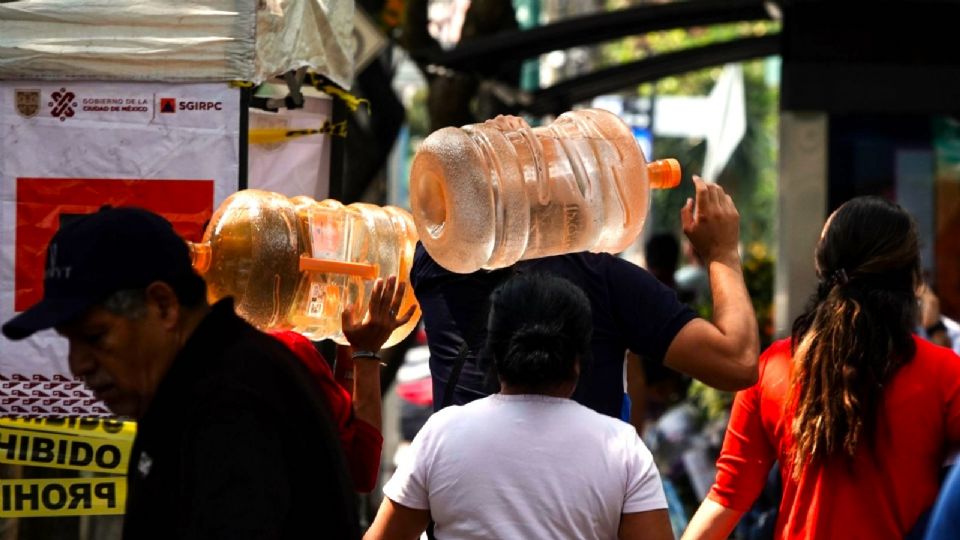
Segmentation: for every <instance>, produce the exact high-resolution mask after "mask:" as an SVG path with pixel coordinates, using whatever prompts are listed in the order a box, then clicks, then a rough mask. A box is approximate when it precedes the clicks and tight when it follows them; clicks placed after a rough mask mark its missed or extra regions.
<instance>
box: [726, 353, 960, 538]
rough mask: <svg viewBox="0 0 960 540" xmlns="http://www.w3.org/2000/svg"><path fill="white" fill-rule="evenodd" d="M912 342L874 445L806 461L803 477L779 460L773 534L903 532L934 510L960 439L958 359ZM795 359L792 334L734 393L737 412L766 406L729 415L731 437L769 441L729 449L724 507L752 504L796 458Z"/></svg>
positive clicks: (886, 398) (887, 395)
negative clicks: (772, 474)
mask: <svg viewBox="0 0 960 540" xmlns="http://www.w3.org/2000/svg"><path fill="white" fill-rule="evenodd" d="M914 341H915V342H916V347H917V353H916V356H915V357H914V358H913V360H911V361H910V362H908V363H907V364H905V365H904V366H902V367H901V368H900V369H899V370H898V371H897V374H896V375H895V376H894V377H893V378H892V379H891V380H890V382H889V383H888V384H887V385H886V386H885V388H884V391H883V397H882V400H881V401H880V407H879V410H878V413H877V433H876V439H875V442H874V443H873V444H872V445H867V444H862V445H860V446H859V447H858V449H857V452H856V455H855V456H854V457H853V459H852V460H850V461H848V460H847V459H845V458H844V457H843V456H836V457H835V458H834V459H831V460H829V461H827V462H825V463H824V464H823V465H822V466H812V467H807V468H805V469H804V472H803V474H802V476H801V477H800V478H798V479H795V478H794V477H793V475H792V474H791V470H790V468H789V467H783V468H781V478H782V480H783V498H782V500H781V503H780V511H779V514H778V518H777V526H776V530H777V534H776V538H810V539H814V538H818V539H819V538H864V539H867V538H869V539H882V538H902V537H903V535H905V534H906V533H907V532H908V531H910V530H911V529H912V528H913V526H914V524H915V523H916V522H917V520H918V519H919V518H920V516H921V515H922V514H923V513H924V512H925V511H927V510H929V509H930V506H931V505H932V504H933V501H934V499H935V498H936V496H937V492H938V489H939V482H940V470H941V467H942V465H943V460H944V452H945V448H946V447H947V444H948V443H949V442H954V443H955V442H957V441H960V358H958V357H957V356H956V355H955V354H953V352H952V351H950V350H949V349H945V348H942V347H937V346H935V345H932V344H930V343H928V342H926V341H924V340H922V339H919V338H914ZM791 363H792V359H791V351H790V340H786V339H785V340H782V341H779V342H777V343H775V344H774V345H772V346H771V347H770V348H769V349H768V350H767V351H766V352H765V353H764V355H763V356H762V357H761V359H760V382H759V383H758V384H757V385H756V386H755V387H753V388H751V389H750V390H747V391H744V392H742V393H741V395H738V397H737V401H738V402H739V405H740V406H736V407H735V410H738V411H741V413H744V412H746V411H752V410H754V409H756V410H757V412H758V413H759V414H755V415H753V417H752V418H747V419H745V423H741V418H731V423H733V424H734V425H737V426H739V431H738V434H737V435H735V436H734V437H731V440H732V441H734V442H733V445H736V441H737V440H738V439H742V440H749V441H752V442H754V443H755V442H757V441H760V442H761V443H763V444H753V445H751V447H752V448H751V449H750V450H749V451H748V452H747V453H742V452H738V451H737V448H736V446H730V447H725V448H724V453H723V454H722V455H721V457H720V459H719V460H718V462H717V469H718V474H717V483H716V485H715V487H714V489H713V491H712V492H711V495H710V497H711V499H713V500H715V501H717V502H719V503H720V504H722V505H723V506H726V507H728V508H733V509H737V510H744V511H745V510H747V509H748V508H749V506H750V504H751V503H752V501H753V499H754V498H755V497H756V495H757V494H758V493H759V492H760V490H761V489H762V487H763V482H764V481H765V480H766V470H768V468H769V466H770V465H772V463H773V462H774V461H779V462H780V463H790V460H791V452H792V448H793V444H792V436H791V435H790V422H791V421H792V416H791V415H789V414H784V411H789V410H790V408H789V396H790V392H789V391H790V370H791ZM945 412H946V413H947V417H946V418H945V417H944V413H945ZM735 414H736V413H735ZM766 441H769V443H767V442H766ZM865 442H866V441H865ZM745 447H746V445H744V446H743V447H741V448H745ZM741 459H747V460H749V461H751V462H753V463H754V464H755V465H756V466H755V467H753V468H751V469H750V470H749V471H747V472H744V471H743V470H742V469H736V470H737V472H738V473H739V474H736V475H733V474H729V473H728V471H731V470H732V469H734V468H736V464H733V463H732V462H731V460H741Z"/></svg>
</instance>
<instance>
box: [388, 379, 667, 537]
mask: <svg viewBox="0 0 960 540" xmlns="http://www.w3.org/2000/svg"><path fill="white" fill-rule="evenodd" d="M410 452H411V454H412V459H408V460H406V462H405V463H402V464H401V465H400V467H399V468H398V469H397V471H396V473H394V475H393V478H391V479H390V481H389V482H388V483H387V485H386V486H384V488H383V493H384V495H386V496H387V497H389V498H390V499H391V500H392V501H394V502H397V503H399V504H401V505H403V506H407V507H409V508H417V509H421V510H426V509H429V510H430V513H431V516H432V518H433V520H434V521H435V522H436V526H435V529H434V533H435V534H436V537H437V539H438V540H448V539H468V538H476V539H481V538H482V539H489V538H524V539H531V538H549V539H554V538H595V539H598V540H599V539H610V538H616V537H617V531H618V529H619V526H620V516H621V514H626V513H633V512H645V511H648V510H657V509H662V508H666V507H667V502H666V499H665V498H664V495H663V486H662V485H661V484H660V475H659V474H658V473H657V469H656V466H655V465H654V462H653V457H652V456H651V455H650V451H649V450H648V449H647V447H646V446H644V444H643V442H641V440H640V438H639V437H638V436H637V433H636V431H635V430H634V428H633V427H632V426H630V425H629V424H626V423H624V422H621V421H620V420H616V419H614V418H610V417H607V416H604V415H601V414H598V413H596V412H594V411H592V410H590V409H588V408H586V407H584V406H582V405H580V404H578V403H576V402H574V401H572V400H569V399H563V398H554V397H548V396H542V395H502V394H494V395H492V396H488V397H486V398H483V399H479V400H477V401H474V402H472V403H470V404H468V405H464V406H462V407H447V408H446V409H444V410H442V411H440V412H438V413H436V414H434V415H433V416H432V417H431V418H430V420H429V421H427V423H426V425H424V426H423V429H421V430H420V433H418V434H417V436H416V438H414V440H413V444H412V446H411V449H410Z"/></svg>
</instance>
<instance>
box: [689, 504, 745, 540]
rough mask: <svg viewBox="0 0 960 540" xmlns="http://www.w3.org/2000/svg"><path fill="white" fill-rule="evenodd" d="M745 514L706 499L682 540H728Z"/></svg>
mask: <svg viewBox="0 0 960 540" xmlns="http://www.w3.org/2000/svg"><path fill="white" fill-rule="evenodd" d="M741 516H743V512H739V511H737V510H732V509H730V508H727V507H726V506H723V505H721V504H719V503H717V502H715V501H713V500H711V499H704V500H703V503H701V504H700V508H698V509H697V513H696V514H694V515H693V518H692V519H691V520H690V524H689V525H687V530H686V531H684V532H683V537H682V538H681V540H713V539H716V540H726V539H727V538H729V537H730V533H732V532H733V529H734V527H736V526H737V522H739V521H740V517H741Z"/></svg>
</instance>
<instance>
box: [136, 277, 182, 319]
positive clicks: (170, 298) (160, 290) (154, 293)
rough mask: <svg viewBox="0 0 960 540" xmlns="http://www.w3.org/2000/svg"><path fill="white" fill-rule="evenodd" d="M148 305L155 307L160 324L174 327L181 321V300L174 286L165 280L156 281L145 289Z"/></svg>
mask: <svg viewBox="0 0 960 540" xmlns="http://www.w3.org/2000/svg"><path fill="white" fill-rule="evenodd" d="M145 296H146V298H147V306H148V307H149V308H151V309H155V310H156V312H157V316H158V319H159V322H160V324H161V325H162V326H163V327H164V328H166V329H173V328H174V327H176V325H177V324H178V323H179V321H180V308H181V306H180V300H179V299H177V293H176V292H174V290H173V287H171V286H170V285H169V284H168V283H166V282H164V281H154V282H153V283H151V284H150V285H147V288H146V290H145Z"/></svg>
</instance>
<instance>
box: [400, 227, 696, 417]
mask: <svg viewBox="0 0 960 540" xmlns="http://www.w3.org/2000/svg"><path fill="white" fill-rule="evenodd" d="M513 273H517V274H525V273H543V274H550V275H555V276H560V277H562V278H564V279H567V280H569V281H570V282H571V283H573V284H575V285H577V286H578V287H580V289H581V290H583V291H584V292H585V293H586V295H587V298H588V299H589V300H590V307H591V312H592V314H593V329H594V331H593V338H592V340H591V343H590V347H591V353H592V355H593V362H592V363H591V365H590V367H589V369H588V370H586V371H585V372H584V373H582V374H581V377H580V383H579V385H578V386H577V390H576V392H574V395H573V399H574V400H575V401H577V402H579V403H582V404H584V405H586V406H587V407H589V408H591V409H593V410H595V411H598V412H601V413H603V414H606V415H608V416H612V417H619V416H620V413H621V408H622V401H623V392H622V389H623V358H624V353H625V352H626V351H627V349H630V350H632V351H636V352H642V353H644V354H645V355H647V356H648V357H649V358H651V359H652V360H653V361H655V362H662V361H663V357H664V355H665V354H666V351H667V348H668V347H669V346H670V343H671V341H672V339H673V337H674V336H675V335H676V334H677V333H678V332H679V331H680V329H681V328H682V327H683V326H684V325H686V324H687V323H688V322H690V321H691V320H692V319H693V318H694V317H695V315H694V313H693V312H692V311H690V310H689V309H688V308H687V307H686V306H684V305H682V304H680V303H679V302H677V299H676V293H674V292H673V291H672V290H671V289H669V288H668V287H666V286H664V285H663V284H661V283H659V282H658V281H657V280H656V279H655V278H654V277H653V276H652V275H651V274H649V273H648V272H646V271H644V270H643V269H642V268H640V267H638V266H636V265H634V264H632V263H630V262H628V261H625V260H623V259H619V258H617V257H614V256H613V255H610V254H607V253H573V254H568V255H558V256H553V257H545V258H542V259H536V260H531V261H523V262H521V263H518V264H517V265H516V267H515V268H513V269H507V270H498V271H496V272H478V273H474V274H466V275H462V274H453V273H451V272H448V271H447V270H444V269H443V268H442V267H440V266H439V265H438V264H437V263H436V262H434V261H433V259H431V258H430V255H429V254H428V253H427V252H426V250H424V249H423V246H422V245H419V244H418V246H417V252H416V258H415V262H414V267H413V270H412V272H411V281H412V282H413V284H414V288H415V291H416V293H417V300H418V302H419V304H420V306H421V307H422V309H423V321H424V325H425V327H426V329H427V335H428V336H429V339H428V341H427V343H428V345H429V347H430V370H431V374H432V375H433V377H434V379H433V381H434V387H433V391H434V396H435V399H434V406H435V408H437V409H439V408H440V407H441V405H442V403H441V402H440V397H441V396H443V395H444V391H445V390H446V384H447V380H448V378H449V374H450V371H451V366H452V364H453V362H454V360H455V359H456V357H457V354H458V352H459V347H460V343H461V337H460V336H461V335H468V336H469V335H471V331H472V330H476V331H475V333H473V334H472V335H473V337H472V338H470V337H468V338H467V339H468V341H469V342H470V345H471V352H469V353H468V357H467V361H466V362H465V363H464V367H463V371H462V372H461V374H460V378H459V381H458V388H457V392H456V393H455V394H454V397H455V399H454V401H453V403H454V404H463V403H467V402H469V401H470V400H472V399H476V398H479V397H483V396H484V395H486V394H488V393H489V392H485V391H483V388H484V386H485V384H486V379H485V377H486V372H485V371H484V370H483V369H482V368H480V367H478V365H477V363H476V360H475V358H476V353H475V352H474V351H477V350H479V348H480V346H479V344H480V343H482V342H483V339H484V337H485V332H484V330H483V328H482V324H483V323H484V322H485V319H484V318H483V315H484V312H483V311H482V308H483V306H484V304H485V299H486V297H487V296H489V294H490V292H491V291H492V290H493V289H494V288H495V287H496V286H497V285H498V284H499V283H500V282H502V281H504V280H506V279H507V278H509V277H510V275H512V274H513ZM474 326H478V328H475V329H474V328H472V327H474Z"/></svg>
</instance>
